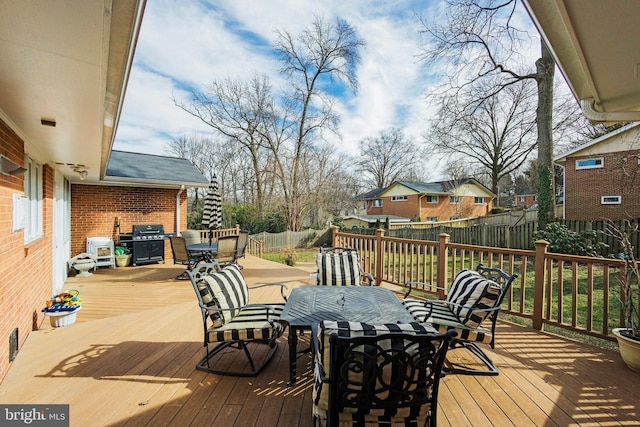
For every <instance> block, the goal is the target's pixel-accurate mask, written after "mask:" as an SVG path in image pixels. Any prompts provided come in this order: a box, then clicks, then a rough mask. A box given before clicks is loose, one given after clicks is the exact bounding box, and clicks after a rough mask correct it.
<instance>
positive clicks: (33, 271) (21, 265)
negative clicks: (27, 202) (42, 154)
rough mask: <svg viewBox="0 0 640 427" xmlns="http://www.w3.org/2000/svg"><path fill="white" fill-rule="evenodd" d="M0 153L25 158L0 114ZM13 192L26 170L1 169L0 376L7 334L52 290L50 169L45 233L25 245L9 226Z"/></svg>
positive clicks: (33, 321) (32, 324)
mask: <svg viewBox="0 0 640 427" xmlns="http://www.w3.org/2000/svg"><path fill="white" fill-rule="evenodd" d="M0 153H2V154H3V155H5V156H6V157H8V158H9V159H10V160H11V161H13V162H15V163H17V164H19V165H23V164H24V143H23V141H22V140H21V139H20V138H19V137H18V135H16V134H15V133H14V132H13V131H12V130H11V129H10V128H9V127H8V126H7V125H6V124H5V123H4V122H3V121H2V120H1V119H0ZM13 193H20V194H24V176H22V175H18V176H8V175H4V174H0V236H2V239H1V240H2V242H1V243H0V277H2V280H1V281H0V312H1V313H2V316H0V342H2V343H3V345H2V346H0V380H1V379H2V378H4V376H5V375H6V373H7V370H8V369H9V365H10V362H9V351H8V348H9V345H8V342H9V335H10V334H11V332H12V331H13V330H14V329H15V328H18V338H19V347H22V344H23V343H24V341H25V340H26V338H27V336H28V335H29V333H30V332H31V331H32V330H35V329H37V328H38V327H39V326H40V325H41V323H42V321H43V320H44V315H43V314H42V313H41V312H40V309H41V308H42V307H44V303H45V301H46V300H47V299H48V298H49V297H50V296H51V292H52V288H53V285H52V283H53V276H52V241H51V227H52V220H53V217H52V210H53V169H52V168H50V167H49V166H46V165H44V167H43V221H44V224H43V237H41V238H39V239H37V240H35V241H33V242H30V243H29V244H27V245H25V243H24V234H23V232H22V231H17V232H14V231H13V199H12V197H13Z"/></svg>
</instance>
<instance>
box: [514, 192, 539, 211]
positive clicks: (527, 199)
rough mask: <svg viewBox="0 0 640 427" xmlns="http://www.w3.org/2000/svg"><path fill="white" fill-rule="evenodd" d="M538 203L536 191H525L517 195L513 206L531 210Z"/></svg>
mask: <svg viewBox="0 0 640 427" xmlns="http://www.w3.org/2000/svg"><path fill="white" fill-rule="evenodd" d="M537 203H538V195H537V194H536V191H535V190H530V189H529V190H524V191H520V192H518V193H516V194H515V196H514V203H513V205H514V206H516V207H519V208H522V209H529V208H530V207H531V206H533V205H535V204H537Z"/></svg>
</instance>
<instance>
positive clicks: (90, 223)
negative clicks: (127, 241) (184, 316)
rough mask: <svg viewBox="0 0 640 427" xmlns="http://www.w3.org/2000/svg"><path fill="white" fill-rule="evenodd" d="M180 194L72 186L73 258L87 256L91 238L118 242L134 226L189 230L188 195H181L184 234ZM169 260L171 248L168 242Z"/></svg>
mask: <svg viewBox="0 0 640 427" xmlns="http://www.w3.org/2000/svg"><path fill="white" fill-rule="evenodd" d="M176 195H177V190H175V189H167V188H143V187H119V186H96V185H82V184H73V185H72V186H71V254H72V255H77V254H78V253H81V252H85V249H86V241H87V237H100V236H106V237H109V238H111V239H112V240H113V241H114V242H115V241H116V239H117V236H118V234H120V233H119V231H118V229H117V227H116V218H119V219H120V232H122V233H125V232H126V233H130V232H131V228H132V226H133V225H134V224H162V225H163V226H164V230H165V232H166V233H176V232H178V231H183V230H186V229H187V192H186V191H183V192H181V194H180V211H181V215H180V230H176V221H177V220H176ZM164 254H165V259H167V260H171V259H173V258H172V254H171V246H170V245H169V241H168V240H166V241H165V248H164Z"/></svg>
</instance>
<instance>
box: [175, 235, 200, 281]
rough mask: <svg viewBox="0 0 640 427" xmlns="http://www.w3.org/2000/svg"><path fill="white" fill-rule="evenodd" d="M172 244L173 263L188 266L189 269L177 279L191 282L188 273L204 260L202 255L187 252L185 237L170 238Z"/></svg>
mask: <svg viewBox="0 0 640 427" xmlns="http://www.w3.org/2000/svg"><path fill="white" fill-rule="evenodd" d="M169 243H171V253H172V254H173V263H174V264H182V265H186V266H187V269H186V270H185V271H184V272H182V273H181V274H180V275H178V276H177V277H176V279H178V280H189V275H188V274H187V272H188V271H189V270H193V268H194V267H195V266H196V265H198V264H199V263H200V262H202V261H203V260H204V258H203V256H202V254H200V253H193V252H189V251H188V250H187V242H186V240H185V238H184V237H178V236H169Z"/></svg>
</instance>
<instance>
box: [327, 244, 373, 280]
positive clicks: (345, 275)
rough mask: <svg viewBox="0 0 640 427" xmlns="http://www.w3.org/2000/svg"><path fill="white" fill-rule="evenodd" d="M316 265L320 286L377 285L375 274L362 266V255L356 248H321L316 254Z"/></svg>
mask: <svg viewBox="0 0 640 427" xmlns="http://www.w3.org/2000/svg"><path fill="white" fill-rule="evenodd" d="M316 266H317V267H318V271H317V273H316V279H317V285H319V286H321V285H328V286H361V285H362V284H363V283H364V284H365V285H368V286H373V285H375V281H374V279H373V275H372V274H371V273H367V272H365V271H364V270H363V269H362V267H361V266H360V256H359V255H358V250H357V249H354V248H338V247H336V248H320V253H319V254H318V255H316Z"/></svg>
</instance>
